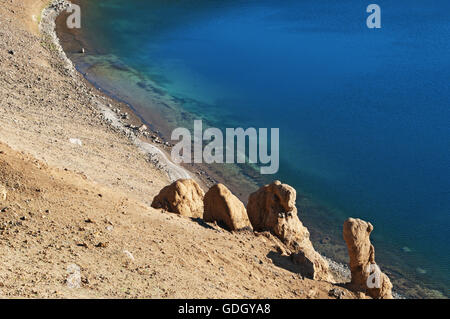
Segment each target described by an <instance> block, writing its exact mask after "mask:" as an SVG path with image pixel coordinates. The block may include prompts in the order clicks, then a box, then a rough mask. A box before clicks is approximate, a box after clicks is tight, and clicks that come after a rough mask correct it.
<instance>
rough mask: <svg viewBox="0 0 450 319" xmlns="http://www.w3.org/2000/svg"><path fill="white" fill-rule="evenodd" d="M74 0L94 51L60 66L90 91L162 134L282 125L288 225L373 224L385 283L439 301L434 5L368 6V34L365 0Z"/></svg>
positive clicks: (449, 24)
mask: <svg viewBox="0 0 450 319" xmlns="http://www.w3.org/2000/svg"><path fill="white" fill-rule="evenodd" d="M81 3H82V10H83V11H82V13H83V16H82V17H83V29H82V36H83V38H84V39H85V41H87V42H88V43H89V45H90V48H91V50H92V51H90V54H88V55H86V56H80V55H74V56H73V58H74V59H75V61H76V62H77V67H78V68H79V69H80V70H81V71H82V72H89V78H90V79H91V80H92V81H95V82H96V83H98V84H99V85H100V86H102V87H104V88H106V89H107V90H108V91H110V92H112V93H113V92H115V93H117V95H119V96H120V97H121V98H123V99H125V100H126V101H127V102H129V103H131V104H136V105H137V104H139V105H140V106H141V109H143V108H147V110H148V112H145V111H143V114H142V115H143V116H144V118H147V119H148V121H149V122H157V121H165V124H164V126H165V127H166V128H167V130H168V132H169V131H170V128H174V127H177V126H180V125H185V126H188V127H190V126H192V120H193V119H203V120H204V121H206V122H207V123H208V124H209V125H211V126H215V127H219V128H225V127H278V128H280V144H281V145H280V157H281V167H280V171H279V173H278V174H276V176H273V177H271V179H280V180H282V181H284V182H286V183H289V184H291V185H292V186H294V187H295V188H296V189H297V190H299V193H300V194H306V195H307V198H308V200H305V199H304V198H303V197H302V196H300V198H299V201H298V202H299V206H300V209H301V211H302V212H303V213H302V214H303V216H302V220H305V223H306V224H307V225H309V226H311V227H316V228H317V229H320V228H322V229H326V228H327V227H328V228H329V227H332V228H333V229H336V235H335V236H334V237H333V236H332V240H334V241H338V240H340V238H339V236H340V234H339V232H340V229H341V227H342V222H343V220H344V219H345V218H347V217H349V216H353V217H361V218H363V219H366V220H369V221H371V222H372V223H373V224H374V226H375V232H374V234H373V238H374V241H375V244H376V249H377V260H379V261H380V263H381V264H382V265H395V267H393V268H392V269H390V271H391V272H392V273H393V276H394V277H395V278H397V277H401V276H402V275H405V276H406V277H407V278H408V279H407V280H408V282H409V283H408V284H404V283H403V282H402V284H404V285H405V286H406V287H413V286H414V285H415V284H416V283H418V284H420V285H421V286H423V287H427V288H432V289H438V290H440V291H441V292H443V293H444V294H445V295H447V296H448V287H449V284H450V279H449V276H448V275H447V273H448V272H449V271H450V267H449V256H450V248H449V243H450V240H449V229H450V214H449V212H450V196H449V195H450V125H449V124H450V110H449V106H450V90H449V85H448V83H449V79H450V59H449V56H450V19H449V15H448V13H447V12H448V11H449V9H450V3H448V1H445V0H442V1H429V2H426V3H425V2H424V1H395V3H393V2H392V1H378V2H377V3H378V4H379V5H380V6H381V8H382V29H379V30H369V29H368V28H367V27H366V25H365V18H366V16H367V14H366V11H365V7H366V5H367V3H365V2H364V1H331V0H324V1H283V2H280V1H250V0H241V1H237V0H236V1H200V0H198V1H193V0H191V1H167V0H166V1H162V0H161V1H156V0H155V1H138V0H129V1H119V0H109V1H81ZM146 101H147V102H148V103H146ZM310 201H315V202H317V203H320V204H318V205H320V206H321V207H323V208H324V209H323V210H321V212H322V213H317V214H316V210H315V209H314V210H313V209H309V207H311V205H310ZM324 211H326V212H327V213H323V212H324ZM317 238H320V236H319V235H317ZM318 245H319V244H318ZM324 249H325V248H324ZM388 268H389V267H388ZM396 280H397V279H396ZM397 281H398V282H399V283H400V279H398V280H397ZM407 290H408V288H405V289H404V290H403V291H402V292H405V291H407Z"/></svg>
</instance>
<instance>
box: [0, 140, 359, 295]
mask: <svg viewBox="0 0 450 319" xmlns="http://www.w3.org/2000/svg"><path fill="white" fill-rule="evenodd" d="M0 181H1V184H2V185H3V186H4V187H6V189H7V192H8V194H7V200H6V201H2V202H1V205H0V206H1V207H0V209H1V213H0V251H2V260H1V262H0V296H2V297H27V298H28V297H39V298H53V297H75V298H92V297H93V298H98V297H112V298H187V297H188V298H254V297H258V298H266V297H269V298H328V293H329V291H330V290H331V289H332V288H333V285H331V284H329V283H325V282H316V281H312V280H309V279H301V277H300V276H299V275H297V274H296V273H295V266H294V265H293V264H291V262H290V260H289V258H288V257H284V256H281V255H280V254H279V253H278V252H277V245H279V244H278V242H277V241H276V240H275V239H273V238H272V237H271V236H268V237H266V236H264V235H259V236H255V234H253V233H252V232H241V233H229V232H227V231H224V230H222V229H220V228H218V227H216V226H215V225H208V224H204V223H201V222H196V221H193V220H191V219H188V218H182V217H179V216H178V215H174V214H170V213H164V212H161V211H158V210H154V209H152V208H150V207H148V206H146V205H144V204H142V203H141V202H139V201H137V200H135V199H133V198H131V197H130V196H128V195H127V194H125V193H123V192H117V191H116V190H114V189H110V188H107V187H103V186H100V185H98V184H95V183H93V182H91V181H89V180H88V179H87V178H86V177H85V176H84V175H82V174H79V173H74V172H71V171H65V170H61V169H55V168H51V167H48V166H47V165H46V164H44V163H42V162H40V161H38V160H36V159H35V158H33V157H32V156H30V155H26V154H24V153H19V152H16V151H13V150H12V149H10V148H9V147H7V146H5V145H4V144H0ZM127 252H129V253H131V255H132V256H133V258H131V257H130V255H129V253H127ZM133 259H134V260H133ZM72 264H75V265H77V266H79V267H80V269H81V282H82V283H81V288H78V289H73V288H69V287H68V286H67V284H66V280H67V279H68V278H69V275H70V274H69V273H68V272H67V269H68V267H70V265H72ZM288 269H290V270H292V271H290V270H288ZM339 289H342V288H339ZM342 290H345V289H342ZM345 291H346V290H345ZM345 295H346V296H345V297H353V296H354V295H353V294H352V293H350V292H348V291H346V294H345Z"/></svg>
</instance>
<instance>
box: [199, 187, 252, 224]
mask: <svg viewBox="0 0 450 319" xmlns="http://www.w3.org/2000/svg"><path fill="white" fill-rule="evenodd" d="M203 203H204V214H203V219H204V220H205V221H206V222H214V221H216V222H218V224H220V225H222V226H224V227H225V228H226V229H228V230H231V231H233V230H239V229H251V228H252V226H251V224H250V221H249V219H248V216H247V210H246V209H245V206H244V204H243V203H242V202H241V201H240V200H239V199H238V198H237V197H236V196H234V195H233V194H232V193H231V192H230V190H229V189H228V188H226V187H225V185H223V184H217V185H214V186H213V187H211V189H210V190H209V191H208V192H207V193H206V195H205V198H204V200H203Z"/></svg>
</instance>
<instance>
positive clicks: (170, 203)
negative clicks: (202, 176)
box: [152, 179, 205, 218]
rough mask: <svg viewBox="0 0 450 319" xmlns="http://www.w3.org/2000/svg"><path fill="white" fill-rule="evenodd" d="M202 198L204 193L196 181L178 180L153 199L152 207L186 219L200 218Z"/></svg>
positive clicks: (201, 214)
mask: <svg viewBox="0 0 450 319" xmlns="http://www.w3.org/2000/svg"><path fill="white" fill-rule="evenodd" d="M204 196H205V193H204V192H203V190H202V189H201V188H200V186H199V185H198V184H197V182H196V181H194V180H192V179H179V180H177V181H176V182H174V183H172V184H171V185H169V186H166V187H164V188H163V189H162V190H161V191H160V192H159V194H158V195H157V196H156V197H155V198H154V199H153V203H152V207H153V208H162V209H165V210H167V211H168V212H171V213H175V214H180V215H182V216H186V217H194V218H201V217H202V216H203V197H204Z"/></svg>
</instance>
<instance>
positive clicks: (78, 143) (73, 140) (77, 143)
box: [69, 138, 83, 146]
mask: <svg viewBox="0 0 450 319" xmlns="http://www.w3.org/2000/svg"><path fill="white" fill-rule="evenodd" d="M69 142H70V143H72V144H75V145H78V146H83V142H81V140H80V139H78V138H71V139H69Z"/></svg>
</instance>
